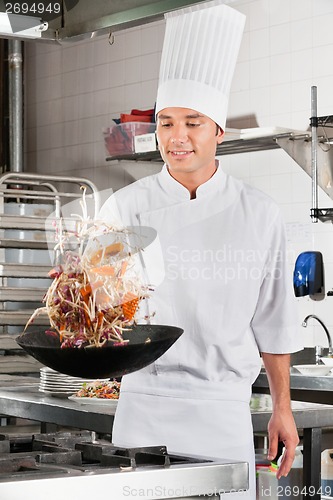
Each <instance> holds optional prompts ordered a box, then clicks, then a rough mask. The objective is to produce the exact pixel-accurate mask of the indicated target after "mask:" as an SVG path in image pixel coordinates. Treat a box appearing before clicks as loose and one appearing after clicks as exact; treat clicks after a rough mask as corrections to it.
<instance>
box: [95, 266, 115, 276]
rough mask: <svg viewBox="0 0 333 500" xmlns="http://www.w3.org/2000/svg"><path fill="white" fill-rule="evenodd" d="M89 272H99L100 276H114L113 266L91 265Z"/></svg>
mask: <svg viewBox="0 0 333 500" xmlns="http://www.w3.org/2000/svg"><path fill="white" fill-rule="evenodd" d="M90 272H92V273H95V274H99V275H102V276H114V275H115V270H114V267H112V266H100V267H93V268H92V269H90Z"/></svg>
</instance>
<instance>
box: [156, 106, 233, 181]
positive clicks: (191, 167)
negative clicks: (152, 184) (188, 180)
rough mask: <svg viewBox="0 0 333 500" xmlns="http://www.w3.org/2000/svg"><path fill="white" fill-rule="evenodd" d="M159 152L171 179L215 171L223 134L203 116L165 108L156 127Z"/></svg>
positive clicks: (185, 109) (196, 112)
mask: <svg viewBox="0 0 333 500" xmlns="http://www.w3.org/2000/svg"><path fill="white" fill-rule="evenodd" d="M156 134H157V140H158V144H159V150H160V153H161V156H162V158H163V160H164V161H165V163H166V164H167V165H168V168H169V172H170V174H171V175H173V176H174V177H176V178H177V175H184V174H185V175H186V174H188V175H190V174H194V173H199V172H201V173H203V174H204V172H209V171H212V173H213V172H214V171H215V154H216V146H217V144H221V142H222V139H223V135H224V132H223V130H221V129H220V128H219V127H218V126H217V125H216V123H215V122H213V120H211V119H210V118H208V117H207V116H205V115H203V114H201V113H198V111H195V110H193V109H188V108H165V109H163V110H162V111H160V112H159V113H158V116H157V126H156Z"/></svg>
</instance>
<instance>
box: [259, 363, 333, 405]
mask: <svg viewBox="0 0 333 500" xmlns="http://www.w3.org/2000/svg"><path fill="white" fill-rule="evenodd" d="M268 389H269V386H268V380H267V376H266V372H265V371H264V370H263V371H262V372H261V373H260V374H259V377H258V378H257V380H256V381H255V382H254V384H253V390H254V392H258V393H268ZM290 389H291V397H292V399H293V400H297V401H308V402H311V403H323V404H333V376H332V375H327V376H325V377H318V376H315V377H314V376H311V377H310V376H307V375H302V374H301V373H296V370H295V371H293V369H291V371H290Z"/></svg>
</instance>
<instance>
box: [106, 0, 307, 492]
mask: <svg viewBox="0 0 333 500" xmlns="http://www.w3.org/2000/svg"><path fill="white" fill-rule="evenodd" d="M244 23H245V19H244V16H243V15H242V14H241V13H239V12H237V11H236V10H234V9H232V8H230V7H228V6H226V5H223V2H222V1H213V2H208V3H204V4H197V5H195V6H192V7H188V8H185V9H182V10H179V11H175V12H172V13H170V14H167V15H166V32H165V40H164V46H163V52H162V60H161V69H160V80H159V88H158V95H157V103H156V120H157V140H158V144H159V149H160V152H161V156H162V158H163V160H164V162H165V164H164V166H163V168H162V170H161V172H160V173H158V174H157V175H153V176H150V177H146V178H144V179H141V180H139V181H138V182H135V183H134V184H131V185H129V186H127V187H125V188H124V189H122V190H120V191H118V192H116V193H115V194H114V195H113V199H112V200H111V199H110V200H108V201H107V202H106V204H105V205H104V207H103V208H102V211H101V216H102V217H103V218H104V219H105V220H110V221H112V210H111V209H110V207H111V203H114V201H115V200H116V202H117V206H118V209H119V212H120V214H121V217H122V220H123V223H124V224H126V225H130V226H134V225H138V224H140V225H144V226H150V227H153V228H154V229H156V231H157V233H158V242H159V244H160V249H161V255H162V258H161V259H160V260H159V256H158V255H157V254H158V248H157V245H156V248H155V251H156V254H155V264H156V262H159V266H160V269H162V268H163V279H161V276H160V278H159V283H157V285H156V288H155V290H154V292H153V293H152V295H151V298H150V304H149V306H150V310H151V311H154V313H155V316H154V317H153V319H152V321H153V322H154V323H156V324H165V325H175V326H178V327H181V328H183V329H184V333H183V335H182V336H181V337H180V339H179V340H178V341H177V342H176V343H175V344H174V345H173V346H172V347H171V348H170V349H169V350H168V351H167V352H166V353H165V354H164V355H163V356H162V357H160V358H159V359H158V360H157V361H156V362H155V363H153V364H151V365H150V366H148V367H146V368H144V369H142V370H140V371H138V372H135V373H133V374H130V375H126V376H125V377H124V378H123V380H122V387H121V396H120V400H119V403H118V408H117V413H116V416H115V422H114V428H113V442H114V443H115V444H116V445H120V446H130V447H133V446H148V445H166V446H167V447H168V450H169V451H173V452H177V453H183V454H195V455H204V456H210V457H220V458H228V459H232V460H242V461H246V462H248V463H249V464H250V489H249V491H247V492H237V493H228V494H222V497H221V498H226V499H227V498H230V499H231V498H237V499H238V498H239V499H242V498H244V499H251V500H254V499H255V473H254V466H255V465H254V449H253V432H252V424H251V415H250V409H249V402H250V397H251V385H252V383H253V382H254V381H255V379H256V377H257V376H258V374H259V371H260V368H261V356H262V359H263V361H264V363H265V367H266V370H267V374H268V378H269V382H270V388H271V394H272V399H273V406H274V410H273V414H272V417H271V420H270V422H269V426H268V432H269V441H270V447H269V458H271V459H272V458H274V456H275V455H276V453H277V445H278V441H283V442H284V445H285V448H286V453H285V455H284V459H283V461H282V464H281V466H280V469H279V472H278V476H279V477H280V476H283V475H287V473H288V472H289V469H290V467H291V465H292V462H293V458H294V452H295V447H296V445H297V444H298V434H297V430H296V427H295V423H294V419H293V415H292V412H291V409H290V395H289V362H290V356H289V353H291V352H294V351H298V350H300V349H302V347H303V346H302V344H301V342H300V338H299V337H298V336H297V331H298V330H297V327H296V319H295V313H294V305H293V296H292V290H291V285H292V280H291V277H290V276H287V273H286V261H285V233H284V227H283V223H282V221H281V215H280V212H279V209H278V207H277V206H276V204H275V203H274V202H273V201H272V200H271V199H270V198H268V197H267V196H266V195H265V194H263V193H261V192H259V191H257V190H256V189H254V188H252V187H250V186H247V185H245V184H244V183H243V182H241V181H239V180H236V179H234V178H232V177H230V176H229V175H226V174H225V173H224V172H223V169H222V166H221V164H220V163H221V162H219V161H217V160H216V159H215V155H216V146H217V145H218V144H220V143H221V142H222V141H223V137H224V130H225V121H226V113H227V103H228V95H229V89H230V85H231V80H232V76H233V72H234V67H235V64H236V58H237V54H238V50H239V46H240V42H241V37H242V32H243V28H244ZM151 253H152V252H151V251H150V254H151ZM145 258H146V259H147V261H149V260H150V259H149V252H148V254H147V255H146V256H145ZM151 260H154V259H151ZM146 264H147V269H148V270H149V265H150V264H149V262H147V263H146ZM160 274H161V273H160ZM260 355H261V356H260Z"/></svg>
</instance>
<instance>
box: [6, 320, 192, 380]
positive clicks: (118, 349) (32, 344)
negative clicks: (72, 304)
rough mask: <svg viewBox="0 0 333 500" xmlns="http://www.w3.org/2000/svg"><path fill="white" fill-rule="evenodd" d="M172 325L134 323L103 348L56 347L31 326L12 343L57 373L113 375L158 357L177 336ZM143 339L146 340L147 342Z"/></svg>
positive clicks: (54, 340) (178, 332)
mask: <svg viewBox="0 0 333 500" xmlns="http://www.w3.org/2000/svg"><path fill="white" fill-rule="evenodd" d="M182 333H183V330H182V329H181V328H178V327H175V326H163V325H136V326H134V327H133V328H132V330H130V331H128V332H123V338H124V340H126V339H129V343H128V344H126V345H122V346H119V345H118V346H117V345H113V344H112V343H110V344H108V345H105V346H103V347H81V348H64V349H61V348H60V342H59V339H57V338H56V337H54V336H51V335H48V334H46V333H45V331H44V330H42V329H41V328H38V329H37V328H35V329H34V330H32V329H31V331H28V332H26V333H24V334H22V335H20V336H19V337H17V339H16V342H17V343H18V345H19V346H20V347H22V348H23V349H24V350H25V351H26V352H27V353H29V354H30V355H31V356H33V357H34V358H35V359H37V360H38V361H40V362H41V363H42V364H43V365H46V366H48V367H49V368H53V370H56V371H58V372H60V373H65V374H66V375H71V376H72V377H82V378H90V379H91V378H108V377H110V378H113V377H121V376H122V375H125V374H126V373H131V372H134V371H136V370H140V368H143V367H145V366H147V365H149V364H150V363H152V362H153V361H155V360H156V359H157V358H159V357H160V356H162V354H164V353H165V352H166V351H167V350H168V349H169V347H171V346H172V344H174V342H176V340H177V339H178V338H179V337H180V336H181V334H182ZM147 339H150V341H148V342H147Z"/></svg>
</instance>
